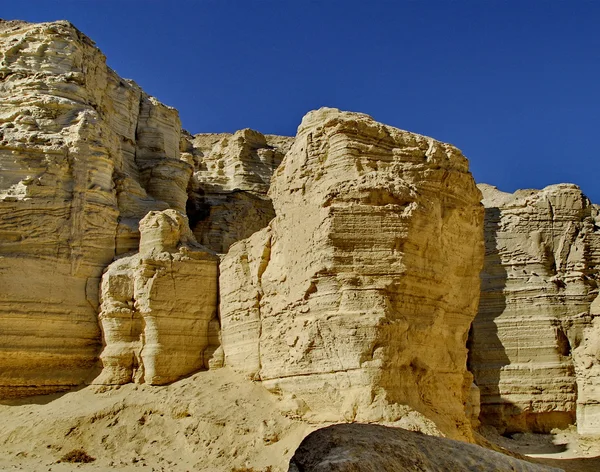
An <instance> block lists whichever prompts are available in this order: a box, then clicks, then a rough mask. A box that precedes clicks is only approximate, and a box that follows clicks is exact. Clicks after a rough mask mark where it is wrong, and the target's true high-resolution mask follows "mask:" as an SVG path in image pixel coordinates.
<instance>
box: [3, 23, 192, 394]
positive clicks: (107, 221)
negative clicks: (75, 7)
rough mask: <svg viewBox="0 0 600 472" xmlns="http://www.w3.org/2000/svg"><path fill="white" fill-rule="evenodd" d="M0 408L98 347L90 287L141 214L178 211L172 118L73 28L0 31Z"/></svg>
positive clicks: (38, 389) (18, 26) (129, 241)
mask: <svg viewBox="0 0 600 472" xmlns="http://www.w3.org/2000/svg"><path fill="white" fill-rule="evenodd" d="M0 79H1V80H0V287H1V289H0V398H7V397H18V396H23V395H33V394H41V393H47V392H52V391H57V390H64V389H66V388H70V387H72V386H74V385H78V384H80V383H81V382H82V381H84V380H85V379H86V378H87V377H89V375H90V373H91V370H92V367H93V365H94V363H95V361H96V359H97V355H98V352H99V350H100V347H101V337H100V330H99V326H98V320H97V308H98V306H97V305H98V286H99V282H100V276H101V275H102V271H103V269H104V268H105V267H106V266H107V265H108V264H109V263H110V262H111V261H112V259H113V258H114V257H115V255H118V254H121V253H124V252H127V251H130V250H133V249H137V247H138V241H139V232H138V229H137V228H138V222H139V219H140V218H141V217H143V216H144V215H145V214H146V213H147V212H148V211H150V210H163V209H166V208H169V207H172V208H176V209H179V210H183V209H185V204H186V200H187V193H186V191H187V182H188V180H189V177H190V175H191V173H192V166H190V165H189V164H187V163H186V162H183V161H181V160H179V141H180V128H181V126H180V123H179V118H178V115H177V112H176V111H175V110H174V109H172V108H169V107H166V106H164V105H162V104H160V103H159V102H157V101H156V100H155V99H154V98H152V97H149V96H148V95H146V94H145V93H143V92H142V90H141V89H140V88H139V87H138V86H137V85H136V84H135V83H133V82H131V81H126V80H123V79H121V78H120V77H119V76H118V75H117V74H116V73H115V72H114V71H112V70H111V69H110V68H108V67H107V66H106V61H105V57H104V55H103V54H102V53H101V52H100V51H99V50H98V49H97V48H96V47H95V46H94V43H93V42H92V41H91V40H90V39H88V38H87V37H86V36H84V35H83V34H82V33H80V32H79V31H78V30H77V29H76V28H74V27H73V26H72V25H71V24H70V23H68V22H65V21H59V22H55V23H41V24H28V23H23V22H16V21H9V22H7V21H1V22H0Z"/></svg>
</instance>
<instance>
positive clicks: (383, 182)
mask: <svg viewBox="0 0 600 472" xmlns="http://www.w3.org/2000/svg"><path fill="white" fill-rule="evenodd" d="M269 195H270V196H271V198H272V200H273V205H274V208H275V212H276V214H277V216H276V218H275V219H274V220H273V221H272V222H271V224H270V225H269V227H268V228H266V229H264V230H261V231H260V232H258V233H255V234H254V235H252V236H251V237H250V238H248V239H246V240H244V241H241V242H239V243H236V244H234V245H233V246H232V247H231V249H230V251H229V253H228V254H227V255H226V256H225V257H224V259H223V261H222V264H221V268H220V271H221V276H220V298H221V302H220V303H221V304H220V315H221V323H222V342H223V349H224V353H225V363H226V364H227V365H229V366H232V367H233V368H235V369H237V370H240V371H242V372H245V373H246V374H247V375H249V376H252V377H255V378H260V379H261V380H262V381H263V383H264V385H266V386H267V387H268V388H269V389H271V390H272V391H276V392H282V393H283V394H285V395H292V396H296V397H298V398H299V399H301V400H302V401H304V402H306V404H307V405H308V407H309V408H310V410H311V411H312V412H313V413H315V414H317V413H318V414H320V415H321V417H323V415H325V416H326V417H328V418H330V419H332V420H339V419H340V418H344V419H347V420H357V421H361V420H365V421H377V420H388V421H394V420H396V419H398V416H399V414H400V413H398V411H399V410H397V409H396V406H397V405H402V404H405V405H409V406H410V407H412V408H414V409H416V410H417V411H419V412H421V413H422V414H424V415H425V416H427V417H429V418H431V419H433V420H434V421H435V422H436V424H437V425H438V426H439V427H440V429H442V431H444V432H445V433H446V434H449V435H451V436H454V437H462V438H468V437H470V424H469V421H468V419H467V418H466V416H465V404H466V403H467V402H468V398H469V397H470V385H471V376H470V374H468V372H467V371H466V353H467V351H466V347H465V344H466V339H467V332H468V329H469V325H470V323H471V321H472V319H473V317H474V315H475V313H476V307H477V301H478V293H479V271H480V269H481V266H482V262H483V240H482V221H483V208H482V206H481V204H480V203H479V200H480V198H481V194H480V192H479V191H478V190H477V188H476V187H475V184H474V182H473V178H472V176H471V174H470V173H469V171H468V163H467V160H466V159H465V158H464V157H463V156H462V155H461V153H460V151H458V150H457V149H456V148H454V147H452V146H451V145H448V144H443V143H440V142H437V141H435V140H433V139H431V138H426V137H423V136H419V135H416V134H412V133H408V132H406V131H401V130H398V129H395V128H391V127H389V126H385V125H382V124H380V123H377V122H375V121H374V120H373V119H371V118H370V117H368V116H366V115H362V114H357V113H346V112H340V111H338V110H334V109H321V110H319V111H316V112H311V113H309V114H308V115H307V116H306V117H305V118H304V119H303V121H302V124H301V125H300V127H299V129H298V135H297V137H296V140H295V142H294V144H293V146H292V148H291V150H290V151H289V152H288V153H287V154H286V156H285V159H284V161H283V163H282V164H281V166H280V167H279V168H278V169H277V171H276V172H275V174H274V176H273V179H272V183H271V189H270V193H269ZM458 287H460V290H458V289H457V288H458ZM395 405H396V406H395Z"/></svg>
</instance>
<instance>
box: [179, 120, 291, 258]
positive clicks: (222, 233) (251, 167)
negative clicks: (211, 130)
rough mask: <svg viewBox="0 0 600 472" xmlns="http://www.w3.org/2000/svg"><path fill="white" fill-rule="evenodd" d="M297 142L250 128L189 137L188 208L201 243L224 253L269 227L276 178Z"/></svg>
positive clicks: (187, 149) (186, 153)
mask: <svg viewBox="0 0 600 472" xmlns="http://www.w3.org/2000/svg"><path fill="white" fill-rule="evenodd" d="M292 142H293V138H287V137H284V136H274V135H266V136H265V135H262V134H261V133H259V132H258V131H254V130H251V129H244V130H240V131H237V132H236V133H234V134H233V135H231V134H226V133H223V134H197V135H195V136H188V137H187V139H186V141H185V144H184V146H183V150H184V156H188V157H187V158H188V160H189V162H190V163H192V164H193V165H194V175H193V178H192V181H191V182H190V198H189V201H188V208H187V211H188V215H189V217H190V223H191V227H192V230H193V231H194V234H195V235H196V239H197V240H198V241H199V242H200V243H202V244H204V245H205V246H206V247H208V248H210V249H212V250H214V251H216V252H218V253H223V254H224V253H226V252H227V250H228V249H229V247H230V246H231V245H232V244H233V243H235V242H237V241H240V240H242V239H245V238H247V237H249V236H250V235H251V234H253V233H255V232H256V231H259V230H260V229H262V228H264V227H266V226H267V225H268V223H269V221H271V220H272V219H273V218H274V217H275V212H274V210H273V205H272V203H271V200H270V199H269V198H268V196H267V192H268V190H269V185H270V181H271V176H272V175H273V172H274V171H275V169H276V168H277V166H278V165H279V164H280V163H281V161H282V159H283V156H284V154H285V153H286V152H287V150H288V149H289V147H290V146H291V143H292Z"/></svg>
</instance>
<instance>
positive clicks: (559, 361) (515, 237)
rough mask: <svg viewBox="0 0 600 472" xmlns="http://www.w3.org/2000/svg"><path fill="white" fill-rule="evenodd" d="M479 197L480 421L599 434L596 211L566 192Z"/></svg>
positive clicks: (599, 243)
mask: <svg viewBox="0 0 600 472" xmlns="http://www.w3.org/2000/svg"><path fill="white" fill-rule="evenodd" d="M480 189H481V190H482V192H483V196H484V199H483V203H484V205H485V245H486V257H485V266H484V269H483V271H482V274H481V301H480V305H479V313H478V315H477V317H476V319H475V321H474V323H473V329H472V333H471V337H470V369H471V370H472V372H473V374H474V376H475V380H476V383H477V385H478V386H479V388H480V390H481V418H482V421H484V422H485V423H488V424H492V425H494V426H496V427H498V428H499V429H500V430H501V431H506V432H514V431H530V430H531V431H542V432H544V431H549V430H550V429H552V428H554V427H564V426H566V425H568V424H573V423H574V422H575V418H576V417H577V426H578V429H579V430H580V431H581V432H586V433H592V432H595V433H598V432H600V382H599V381H598V378H599V377H598V373H599V370H600V366H599V365H600V364H599V363H598V360H599V357H600V351H599V350H600V344H599V343H598V336H599V331H598V326H599V325H598V319H597V316H598V313H600V306H599V305H598V302H595V303H594V304H593V305H592V302H594V300H595V299H596V297H597V295H598V285H597V283H598V270H599V269H600V229H599V227H600V217H599V211H598V207H597V206H595V205H592V204H590V202H589V200H588V199H587V198H586V197H585V196H584V195H583V194H582V193H581V191H580V190H579V188H578V187H576V186H574V185H567V184H561V185H552V186H550V187H547V188H545V189H543V190H539V191H538V190H520V191H517V192H516V193H515V194H507V193H504V192H501V191H499V190H497V189H496V188H495V187H491V186H489V185H480ZM591 307H592V308H591Z"/></svg>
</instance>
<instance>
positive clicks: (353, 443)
mask: <svg viewBox="0 0 600 472" xmlns="http://www.w3.org/2000/svg"><path fill="white" fill-rule="evenodd" d="M421 470H423V471H425V470H427V471H429V470H431V471H445V472H463V471H465V470H470V471H480V472H504V471H508V470H510V471H519V472H560V471H561V470H562V469H556V468H554V467H547V466H543V465H537V464H532V463H530V462H526V461H523V460H519V459H515V458H514V457H510V456H507V455H504V454H501V453H499V452H495V451H490V450H489V449H485V448H483V447H480V446H476V445H474V444H465V443H464V442H460V441H452V440H450V439H445V438H436V437H433V436H427V435H425V434H419V433H415V432H411V431H406V430H404V429H400V428H388V427H385V426H380V425H372V424H336V425H333V426H328V427H326V428H322V429H318V430H317V431H314V432H312V433H310V434H309V435H308V436H307V437H306V438H304V440H303V441H302V443H301V444H300V446H299V447H298V449H296V452H295V454H294V456H293V457H292V459H291V461H290V468H289V472H377V471H396V472H402V471H405V472H413V471H421Z"/></svg>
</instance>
